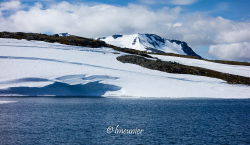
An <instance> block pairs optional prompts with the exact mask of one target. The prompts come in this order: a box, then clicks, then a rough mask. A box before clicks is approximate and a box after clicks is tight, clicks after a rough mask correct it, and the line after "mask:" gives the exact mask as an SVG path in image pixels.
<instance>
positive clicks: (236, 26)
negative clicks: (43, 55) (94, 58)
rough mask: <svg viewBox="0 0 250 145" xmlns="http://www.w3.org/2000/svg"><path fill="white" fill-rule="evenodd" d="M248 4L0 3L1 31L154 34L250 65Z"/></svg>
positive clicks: (230, 0)
mask: <svg viewBox="0 0 250 145" xmlns="http://www.w3.org/2000/svg"><path fill="white" fill-rule="evenodd" d="M249 5H250V0H65V1H61V0H0V31H24V32H39V33H61V32H68V33H71V34H74V35H79V36H83V37H91V38H95V37H101V36H108V35H113V34H133V33H154V34H158V35H160V36H163V37H166V38H169V39H178V40H183V41H186V42H187V43H188V44H189V45H190V46H191V47H192V48H194V49H195V51H196V52H198V53H199V54H201V55H202V56H204V57H209V58H215V59H228V60H240V61H250V9H249V8H248V7H249Z"/></svg>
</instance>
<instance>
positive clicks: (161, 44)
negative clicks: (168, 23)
mask: <svg viewBox="0 0 250 145" xmlns="http://www.w3.org/2000/svg"><path fill="white" fill-rule="evenodd" d="M98 40H102V41H105V42H106V43H108V44H112V45H116V46H119V47H126V48H132V49H136V50H141V51H148V52H157V53H164V52H165V53H175V54H183V55H189V56H196V57H199V58H201V56H199V55H198V54H196V53H195V52H194V51H193V49H192V48H191V47H189V46H188V44H187V43H186V42H184V41H179V40H170V39H167V38H162V37H160V36H158V35H155V34H131V35H119V34H116V35H112V36H108V37H101V38H98Z"/></svg>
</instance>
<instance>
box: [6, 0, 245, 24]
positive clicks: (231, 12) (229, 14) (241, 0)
mask: <svg viewBox="0 0 250 145" xmlns="http://www.w3.org/2000/svg"><path fill="white" fill-rule="evenodd" d="M2 1H6V0H2ZM21 1H22V2H24V3H27V4H29V5H33V4H34V3H36V2H41V3H43V4H44V5H46V4H47V5H49V4H50V3H55V2H61V1H67V2H69V3H73V4H74V3H76V4H77V3H82V2H85V3H104V4H110V5H117V6H126V5H128V4H131V3H135V4H142V5H147V6H148V7H150V8H152V9H159V8H162V7H166V6H167V7H175V6H177V5H173V4H169V3H161V2H160V3H157V0H155V1H156V2H155V3H153V4H147V3H145V2H143V0H137V1H136V0H73V1H72V0H45V1H41V0H21ZM158 1H168V0H158ZM249 6H250V0H198V1H196V2H194V3H192V4H190V5H182V6H181V7H183V9H184V10H185V12H204V13H207V14H209V15H211V16H222V17H224V18H227V19H232V20H237V21H248V20H249V19H250V9H249Z"/></svg>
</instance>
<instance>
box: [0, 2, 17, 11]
mask: <svg viewBox="0 0 250 145" xmlns="http://www.w3.org/2000/svg"><path fill="white" fill-rule="evenodd" d="M20 6H21V3H20V1H17V0H13V1H6V2H2V3H0V11H4V10H13V9H14V10H15V9H19V8H20Z"/></svg>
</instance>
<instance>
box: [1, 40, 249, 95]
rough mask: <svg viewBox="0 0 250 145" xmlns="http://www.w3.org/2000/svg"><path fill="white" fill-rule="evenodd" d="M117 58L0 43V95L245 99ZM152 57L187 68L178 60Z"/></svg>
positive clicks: (232, 88)
mask: <svg viewBox="0 0 250 145" xmlns="http://www.w3.org/2000/svg"><path fill="white" fill-rule="evenodd" d="M120 55H123V53H121V52H116V51H114V50H112V49H110V48H94V49H93V48H87V47H76V46H69V45H62V44H58V43H46V42H39V41H26V40H15V39H0V68H1V71H0V95H59V96H63V95H71V96H74V95H78V96H79V95H82V96H106V97H109V96H115V97H167V98H168V97H172V98H176V97H178V98H180V97H209V98H250V95H249V94H250V93H249V92H250V87H249V86H246V85H230V84H227V83H226V82H225V81H223V80H219V79H214V78H208V77H201V76H193V75H185V74H170V73H165V72H160V71H156V70H150V69H146V68H143V67H140V66H137V65H133V64H124V63H121V62H119V61H117V60H116V57H117V56H120ZM156 57H161V59H166V60H168V59H171V60H172V61H179V62H181V63H188V62H187V61H185V60H181V59H180V58H178V57H171V58H170V57H169V58H168V57H163V56H156ZM189 61H190V63H191V62H193V63H191V64H195V65H197V66H202V67H209V68H215V69H218V70H219V69H221V71H223V72H228V73H234V74H239V75H245V76H249V74H248V73H247V72H250V68H249V67H245V66H239V67H234V66H229V65H224V64H220V68H217V64H216V63H209V65H207V64H205V63H204V62H203V61H201V60H200V62H199V61H198V60H195V59H190V60H189ZM234 68H235V69H237V70H235V71H232V70H233V69H234Z"/></svg>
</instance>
